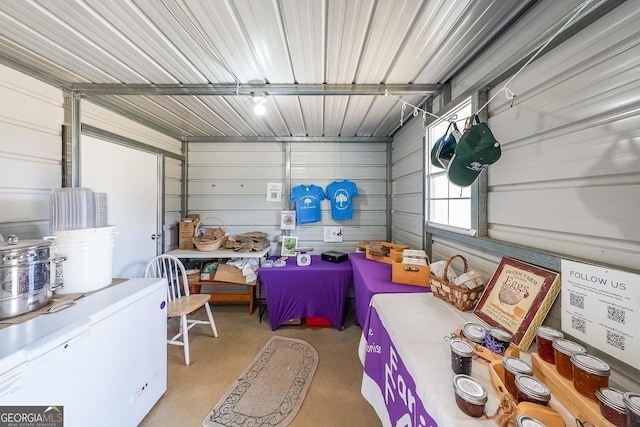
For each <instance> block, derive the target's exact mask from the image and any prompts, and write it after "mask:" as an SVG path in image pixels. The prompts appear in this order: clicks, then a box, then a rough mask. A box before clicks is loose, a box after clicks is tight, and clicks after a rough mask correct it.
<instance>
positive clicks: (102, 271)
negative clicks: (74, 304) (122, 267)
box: [53, 226, 118, 294]
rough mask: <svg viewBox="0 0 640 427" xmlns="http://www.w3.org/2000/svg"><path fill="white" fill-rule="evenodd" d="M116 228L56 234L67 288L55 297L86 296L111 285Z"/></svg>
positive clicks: (65, 231) (54, 233) (63, 278)
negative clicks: (63, 258) (64, 259)
mask: <svg viewBox="0 0 640 427" xmlns="http://www.w3.org/2000/svg"><path fill="white" fill-rule="evenodd" d="M116 234H118V233H117V231H115V226H110V227H100V228H86V229H81V230H64V231H54V232H53V238H54V239H55V240H54V241H55V242H56V254H57V255H58V256H64V257H66V258H67V259H66V261H64V262H63V263H62V274H63V275H62V280H63V283H64V286H63V287H62V288H61V289H59V290H57V291H56V294H71V293H84V292H90V291H94V290H97V289H101V288H104V287H105V286H108V285H110V284H111V281H112V277H111V276H112V268H113V247H114V236H115V235H116Z"/></svg>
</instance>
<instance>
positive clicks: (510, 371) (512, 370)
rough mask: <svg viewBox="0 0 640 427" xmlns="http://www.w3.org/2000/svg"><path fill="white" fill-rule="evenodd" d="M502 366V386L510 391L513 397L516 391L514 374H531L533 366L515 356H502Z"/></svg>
mask: <svg viewBox="0 0 640 427" xmlns="http://www.w3.org/2000/svg"><path fill="white" fill-rule="evenodd" d="M502 366H503V367H504V386H505V387H506V388H507V391H508V392H509V393H511V396H513V397H515V396H516V393H517V389H516V384H515V380H516V375H517V374H525V375H532V374H533V368H532V367H531V365H530V364H529V363H527V362H525V361H524V360H522V359H518V358H517V357H503V358H502Z"/></svg>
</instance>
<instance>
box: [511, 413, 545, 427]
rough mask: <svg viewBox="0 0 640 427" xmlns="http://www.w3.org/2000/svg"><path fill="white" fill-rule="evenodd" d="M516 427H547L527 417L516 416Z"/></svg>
mask: <svg viewBox="0 0 640 427" xmlns="http://www.w3.org/2000/svg"><path fill="white" fill-rule="evenodd" d="M516 427H547V425H546V424H544V423H543V422H542V421H539V420H536V419H535V418H533V417H531V416H529V415H518V418H516Z"/></svg>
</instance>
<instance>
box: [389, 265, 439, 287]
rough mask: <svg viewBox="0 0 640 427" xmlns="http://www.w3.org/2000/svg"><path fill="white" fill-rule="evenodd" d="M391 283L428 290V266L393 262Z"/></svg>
mask: <svg viewBox="0 0 640 427" xmlns="http://www.w3.org/2000/svg"><path fill="white" fill-rule="evenodd" d="M391 281H392V282H394V283H402V284H405V285H414V286H422V287H425V288H430V287H431V283H430V281H429V266H428V265H417V264H403V263H402V262H394V263H393V264H391Z"/></svg>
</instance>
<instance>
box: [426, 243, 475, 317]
mask: <svg viewBox="0 0 640 427" xmlns="http://www.w3.org/2000/svg"><path fill="white" fill-rule="evenodd" d="M456 258H460V259H461V260H462V262H464V271H463V273H466V272H467V270H468V266H467V260H466V258H465V257H463V256H462V255H454V256H452V257H451V258H449V260H448V261H447V263H446V265H445V267H444V277H438V276H436V275H434V274H433V273H431V274H429V281H430V282H431V292H432V293H433V294H434V295H435V296H437V297H438V298H442V299H443V300H445V301H447V302H448V303H450V304H452V305H454V306H455V307H456V308H457V309H458V310H462V311H469V310H473V309H474V307H475V306H476V304H477V303H478V301H479V300H480V297H481V296H482V293H483V292H484V288H485V286H484V285H483V286H479V287H477V288H474V289H468V288H467V287H466V286H459V285H456V284H455V283H453V282H450V281H449V280H448V279H447V271H449V266H450V265H451V263H452V262H453V260H454V259H456Z"/></svg>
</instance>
